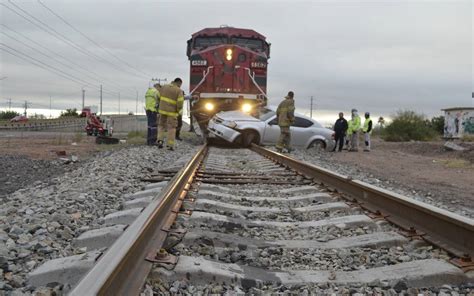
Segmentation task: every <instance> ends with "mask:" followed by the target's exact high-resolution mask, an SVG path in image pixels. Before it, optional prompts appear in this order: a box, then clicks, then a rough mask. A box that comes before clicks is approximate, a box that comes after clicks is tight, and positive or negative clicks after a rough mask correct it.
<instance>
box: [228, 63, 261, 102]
mask: <svg viewBox="0 0 474 296" xmlns="http://www.w3.org/2000/svg"><path fill="white" fill-rule="evenodd" d="M235 68H236V69H239V68H242V67H240V66H239V65H236V66H235ZM243 68H244V69H245V70H247V73H248V74H249V77H250V79H252V82H253V84H255V86H256V87H257V88H258V90H259V91H260V93H261V94H262V95H263V96H264V97H265V98H267V99H268V97H267V95H266V94H265V93H264V92H263V90H262V89H261V88H260V86H258V84H257V81H255V72H254V73H253V76H252V75H251V74H250V69H249V68H247V67H243Z"/></svg>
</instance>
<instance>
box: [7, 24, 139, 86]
mask: <svg viewBox="0 0 474 296" xmlns="http://www.w3.org/2000/svg"><path fill="white" fill-rule="evenodd" d="M1 25H2V26H3V27H5V28H7V29H8V30H10V31H13V32H15V33H18V32H16V31H15V30H13V29H11V28H10V27H8V26H6V25H3V24H1ZM1 33H3V34H4V35H6V36H8V37H9V38H11V39H13V40H15V41H16V42H18V43H21V44H23V45H24V46H26V47H28V48H30V49H32V50H34V51H35V52H39V53H40V54H41V55H43V56H46V57H48V58H50V59H52V60H54V61H56V62H57V63H59V64H61V65H63V66H65V67H67V68H68V69H72V70H75V71H76V72H78V73H79V74H81V75H85V76H87V77H89V78H90V79H93V80H97V77H99V79H102V78H101V77H100V76H98V75H97V74H95V73H94V72H91V71H89V70H87V69H86V70H87V72H90V73H92V74H94V75H95V76H97V77H93V76H92V75H88V74H87V73H82V72H80V71H79V70H77V69H75V68H72V67H70V65H69V64H66V63H64V62H62V61H60V60H58V59H57V58H56V57H54V56H51V55H49V54H46V53H44V52H42V51H41V50H39V49H37V48H34V47H33V46H31V45H29V44H27V43H26V42H23V41H21V40H18V39H17V38H15V37H12V36H11V35H9V34H8V33H6V32H4V31H1ZM18 34H19V35H20V36H22V37H23V38H26V39H28V40H30V41H32V42H34V40H32V39H30V38H28V37H26V36H24V35H22V34H20V33H18ZM35 44H37V43H36V42H35ZM39 45H40V44H39ZM40 46H41V47H42V48H45V49H46V50H48V51H49V52H52V53H53V54H57V53H55V52H54V51H52V50H49V49H48V48H47V47H44V46H42V45H40ZM59 56H61V55H59ZM61 57H62V58H63V59H65V60H66V61H67V62H68V63H73V62H71V61H70V60H68V59H67V58H65V57H63V56H61ZM73 64H74V63H73ZM81 68H82V67H81ZM84 69H85V68H84ZM111 84H114V85H115V86H116V87H118V88H121V87H120V85H118V84H115V83H111ZM129 93H130V94H131V92H129Z"/></svg>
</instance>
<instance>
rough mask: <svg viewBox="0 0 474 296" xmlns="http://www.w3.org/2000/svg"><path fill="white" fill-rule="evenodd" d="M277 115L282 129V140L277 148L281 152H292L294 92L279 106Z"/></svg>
mask: <svg viewBox="0 0 474 296" xmlns="http://www.w3.org/2000/svg"><path fill="white" fill-rule="evenodd" d="M276 115H277V118H278V126H279V127H280V138H279V139H278V143H277V144H276V148H277V150H278V151H279V152H281V151H283V149H286V150H287V151H288V152H290V151H291V146H290V143H291V133H290V126H291V124H292V123H293V122H294V121H295V100H294V99H293V93H292V92H290V93H288V95H287V96H286V97H285V99H284V100H283V101H282V102H281V103H280V104H279V105H278V108H277V112H276Z"/></svg>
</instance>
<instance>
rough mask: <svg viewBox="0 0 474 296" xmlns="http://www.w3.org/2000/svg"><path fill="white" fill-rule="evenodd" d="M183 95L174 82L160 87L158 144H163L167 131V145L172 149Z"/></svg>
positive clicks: (181, 108)
mask: <svg viewBox="0 0 474 296" xmlns="http://www.w3.org/2000/svg"><path fill="white" fill-rule="evenodd" d="M183 103H184V96H183V92H182V91H181V89H180V88H179V87H178V85H177V84H176V83H174V82H172V83H171V84H168V85H164V86H162V87H161V89H160V106H159V109H158V113H159V114H160V119H159V121H158V144H159V146H161V147H162V146H163V140H164V138H165V131H167V135H166V139H167V147H168V149H170V150H173V149H174V142H175V136H176V126H177V121H178V120H177V117H178V115H179V114H180V113H181V112H182V110H183Z"/></svg>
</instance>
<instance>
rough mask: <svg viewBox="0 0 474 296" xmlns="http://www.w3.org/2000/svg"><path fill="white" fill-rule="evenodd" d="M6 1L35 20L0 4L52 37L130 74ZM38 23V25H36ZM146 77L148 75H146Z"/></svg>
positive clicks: (9, 0)
mask: <svg viewBox="0 0 474 296" xmlns="http://www.w3.org/2000/svg"><path fill="white" fill-rule="evenodd" d="M8 3H10V4H11V5H13V6H14V7H16V9H17V10H20V11H21V12H23V13H24V14H25V15H27V16H29V17H30V18H31V19H33V20H35V22H36V23H35V22H33V21H32V20H31V19H30V18H27V17H25V16H24V15H22V14H21V13H19V12H18V11H17V10H15V9H14V8H12V7H10V6H7V5H5V4H4V3H0V5H2V6H4V7H6V8H7V9H9V10H10V11H12V12H14V13H15V14H17V15H18V16H20V17H22V18H23V19H25V20H27V21H28V22H30V23H31V24H33V25H35V26H36V27H39V28H40V29H42V30H43V31H45V32H47V33H48V34H50V35H52V36H53V37H55V38H56V39H59V40H61V41H62V42H64V43H66V44H68V45H69V46H71V47H73V48H75V49H76V50H77V51H79V52H81V53H82V54H84V55H86V56H89V57H92V58H94V59H96V60H98V61H100V62H103V63H106V64H108V65H110V66H111V67H113V68H114V69H116V70H117V71H121V72H124V73H127V74H129V75H130V73H129V72H128V71H125V70H123V69H121V68H120V67H119V66H117V65H116V64H114V63H111V62H110V61H108V60H106V59H104V58H102V57H100V56H98V55H96V54H94V53H93V52H91V51H90V50H88V49H86V48H84V47H82V46H81V45H79V44H77V43H76V42H74V41H72V40H71V39H69V38H68V37H66V36H64V35H63V34H61V33H59V32H58V31H57V30H55V29H54V28H51V27H50V26H49V25H48V24H46V23H44V22H43V21H41V20H40V19H38V18H36V17H35V16H33V15H32V14H30V13H28V12H27V11H26V10H24V9H23V8H21V7H20V6H18V5H16V4H15V3H13V2H12V1H11V0H8ZM38 24H40V25H38ZM133 75H134V76H136V75H135V74H133ZM147 78H148V77H147Z"/></svg>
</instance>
